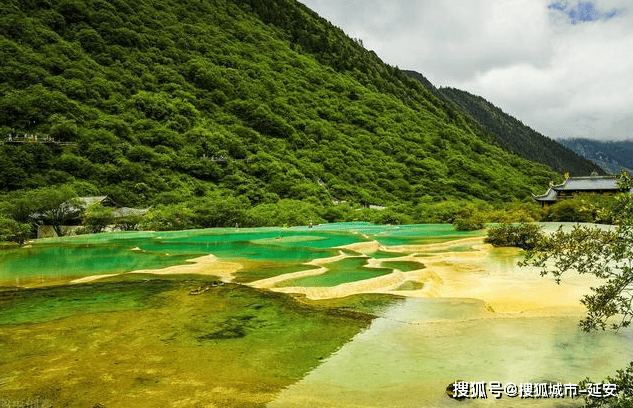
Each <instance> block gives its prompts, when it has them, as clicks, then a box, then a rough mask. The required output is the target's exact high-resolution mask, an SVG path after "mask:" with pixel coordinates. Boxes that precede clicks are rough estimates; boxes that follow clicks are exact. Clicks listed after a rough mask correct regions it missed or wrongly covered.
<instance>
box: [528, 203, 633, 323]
mask: <svg viewBox="0 0 633 408" xmlns="http://www.w3.org/2000/svg"><path fill="white" fill-rule="evenodd" d="M621 200H622V201H623V202H622V203H621V204H622V207H621V214H622V216H621V218H620V221H621V222H620V224H619V225H618V226H617V228H614V229H611V230H602V229H593V228H590V227H587V226H580V225H575V226H574V227H573V229H572V231H570V232H565V231H563V229H562V227H561V228H559V229H558V230H557V231H556V232H555V233H553V234H552V235H549V236H545V237H543V238H542V239H541V240H539V241H538V242H537V245H536V246H535V247H534V248H532V249H530V250H528V251H527V255H526V257H525V259H524V260H523V261H521V262H519V265H520V266H526V265H531V266H535V267H537V268H541V275H542V276H545V275H547V274H552V275H553V276H554V278H555V279H556V282H558V283H560V281H561V279H562V276H563V274H564V273H566V272H569V271H574V272H577V273H579V274H590V275H594V276H595V277H597V278H598V279H600V280H601V282H602V283H601V285H600V286H598V287H596V288H593V289H592V293H591V294H589V295H585V296H584V297H583V299H582V300H581V303H582V304H584V305H585V306H586V307H587V317H586V318H585V319H583V320H582V321H581V323H580V326H581V327H582V329H583V330H585V331H591V330H594V329H598V328H600V329H602V330H605V328H606V327H607V324H608V322H609V321H610V320H612V318H616V317H619V321H617V322H614V323H612V324H611V327H612V328H613V329H615V330H617V329H619V328H620V327H626V326H628V325H629V324H630V323H631V319H632V318H633V262H632V260H633V223H632V222H631V221H632V220H631V218H632V217H631V212H633V202H631V199H630V197H623V198H622V199H621Z"/></svg>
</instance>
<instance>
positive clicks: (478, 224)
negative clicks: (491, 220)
mask: <svg viewBox="0 0 633 408" xmlns="http://www.w3.org/2000/svg"><path fill="white" fill-rule="evenodd" d="M483 227H484V221H483V220H482V219H481V218H480V217H477V216H473V217H457V218H455V221H453V228H454V229H455V231H476V230H480V229H482V228H483Z"/></svg>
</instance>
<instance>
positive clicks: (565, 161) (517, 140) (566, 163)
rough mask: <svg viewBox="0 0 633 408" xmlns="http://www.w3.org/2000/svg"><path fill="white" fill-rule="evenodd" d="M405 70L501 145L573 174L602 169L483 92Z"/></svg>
mask: <svg viewBox="0 0 633 408" xmlns="http://www.w3.org/2000/svg"><path fill="white" fill-rule="evenodd" d="M406 73H407V75H409V76H410V77H412V78H415V79H417V80H418V81H420V82H421V83H422V84H423V85H424V86H425V87H426V88H427V89H428V90H429V91H431V92H432V93H434V94H435V95H436V96H438V97H439V98H442V99H443V100H445V101H447V102H453V103H455V104H456V105H457V106H458V107H459V109H460V110H462V111H463V112H464V113H466V114H467V115H470V116H471V117H472V118H473V119H475V120H476V121H477V122H478V123H479V124H481V125H482V126H483V127H484V128H485V129H486V131H487V132H489V133H490V134H492V135H493V136H494V137H495V138H496V140H497V141H498V142H499V143H500V144H501V145H503V146H505V147H506V148H507V149H509V150H510V151H513V152H516V153H517V154H518V155H519V156H521V157H524V158H526V159H529V160H534V161H537V162H540V163H544V164H547V165H548V166H550V167H551V168H552V169H554V170H556V171H557V172H558V173H565V172H569V173H570V174H571V175H572V176H583V175H588V174H591V173H592V172H594V171H595V172H598V173H602V169H601V168H600V167H599V166H597V165H596V164H595V163H592V162H591V161H589V160H587V159H585V158H584V157H582V155H579V154H577V153H578V152H577V151H574V149H569V148H568V147H564V146H561V145H560V144H558V143H556V142H555V141H554V140H552V139H550V138H548V137H546V136H543V135H542V134H540V133H538V132H537V131H535V130H533V129H531V128H530V127H528V126H526V125H524V124H523V123H522V122H521V121H519V120H517V119H516V118H514V117H512V116H510V115H508V114H507V113H505V112H503V111H502V110H501V109H499V108H498V107H496V106H494V105H493V104H491V103H490V102H488V101H487V100H485V99H484V98H482V97H481V96H476V95H473V94H471V93H468V92H466V91H462V90H460V89H455V88H440V89H437V88H436V87H435V86H434V85H433V84H432V83H431V82H430V81H429V80H427V79H426V78H425V77H424V76H423V75H422V74H420V73H417V72H415V71H406Z"/></svg>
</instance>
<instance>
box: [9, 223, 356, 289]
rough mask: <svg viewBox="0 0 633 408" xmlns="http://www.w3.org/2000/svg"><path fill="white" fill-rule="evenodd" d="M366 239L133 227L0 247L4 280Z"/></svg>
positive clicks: (305, 254)
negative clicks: (125, 230)
mask: <svg viewBox="0 0 633 408" xmlns="http://www.w3.org/2000/svg"><path fill="white" fill-rule="evenodd" d="M363 240H366V238H363V237H361V236H359V235H357V234H354V233H351V232H345V231H343V232H337V231H316V230H314V229H312V230H308V229H307V228H305V229H303V230H302V229H299V228H296V229H285V228H261V229H260V228H257V229H241V230H235V229H226V228H224V229H210V230H194V231H174V232H132V233H112V234H96V235H84V236H79V237H67V238H61V239H53V240H42V241H38V242H36V243H34V244H33V245H32V247H31V248H12V249H5V250H1V251H0V285H5V286H6V285H14V284H23V283H28V282H31V281H34V280H36V281H46V280H55V279H72V278H78V277H83V276H89V275H100V274H109V273H121V272H129V271H133V270H139V269H158V268H164V267H167V266H172V265H179V264H183V263H185V261H186V260H187V259H191V258H195V257H199V256H203V255H208V254H213V255H215V256H217V257H219V258H221V259H225V260H256V261H274V262H283V263H285V265H284V266H283V267H282V268H281V269H282V270H286V269H287V268H288V267H291V266H292V265H297V264H301V263H304V262H308V261H310V260H312V259H315V258H324V257H330V256H333V255H336V254H338V251H337V250H333V249H330V248H331V247H333V246H339V245H346V244H350V243H354V242H359V241H363Z"/></svg>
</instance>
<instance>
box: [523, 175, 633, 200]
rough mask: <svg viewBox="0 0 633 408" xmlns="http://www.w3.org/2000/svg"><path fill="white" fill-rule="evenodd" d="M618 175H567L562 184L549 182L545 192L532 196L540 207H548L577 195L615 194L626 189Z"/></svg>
mask: <svg viewBox="0 0 633 408" xmlns="http://www.w3.org/2000/svg"><path fill="white" fill-rule="evenodd" d="M620 181H621V177H619V176H598V175H591V176H586V177H567V178H566V179H565V181H563V183H562V184H558V185H553V184H550V187H549V189H548V190H547V192H546V193H545V194H542V195H538V196H537V195H534V194H532V198H534V200H536V201H537V202H539V203H541V206H542V207H548V206H550V205H552V204H555V203H556V202H558V201H559V200H565V199H568V198H573V197H577V196H579V195H588V194H600V195H615V194H617V193H621V192H625V191H627V189H626V188H623V187H622V186H621V184H620Z"/></svg>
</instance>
